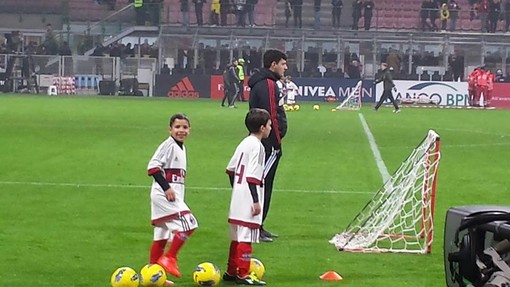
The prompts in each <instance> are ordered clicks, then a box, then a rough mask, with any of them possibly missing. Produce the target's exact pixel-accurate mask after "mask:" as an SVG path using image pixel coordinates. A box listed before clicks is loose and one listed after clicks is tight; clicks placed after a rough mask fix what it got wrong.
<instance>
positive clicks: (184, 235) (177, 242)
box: [165, 229, 195, 258]
mask: <svg viewBox="0 0 510 287" xmlns="http://www.w3.org/2000/svg"><path fill="white" fill-rule="evenodd" d="M194 231H195V230H194V229H193V230H190V231H185V232H176V233H175V234H174V239H173V240H172V243H171V244H170V249H169V250H168V252H167V253H166V254H165V256H167V257H171V258H177V253H178V252H179V250H180V249H181V248H182V246H183V245H184V243H185V242H186V240H188V238H189V237H190V236H191V234H193V232H194Z"/></svg>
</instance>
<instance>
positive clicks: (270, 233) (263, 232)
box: [260, 229, 279, 238]
mask: <svg viewBox="0 0 510 287" xmlns="http://www.w3.org/2000/svg"><path fill="white" fill-rule="evenodd" d="M260 234H261V235H262V236H265V237H269V238H278V236H279V235H278V234H276V233H272V232H269V231H267V230H265V229H260Z"/></svg>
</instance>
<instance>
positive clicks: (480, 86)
mask: <svg viewBox="0 0 510 287" xmlns="http://www.w3.org/2000/svg"><path fill="white" fill-rule="evenodd" d="M488 90H489V82H488V74H487V71H486V70H485V68H484V67H480V69H479V70H478V73H477V75H476V95H475V104H474V106H475V107H479V106H480V98H481V97H482V95H483V99H484V101H485V98H486V97H487V92H488Z"/></svg>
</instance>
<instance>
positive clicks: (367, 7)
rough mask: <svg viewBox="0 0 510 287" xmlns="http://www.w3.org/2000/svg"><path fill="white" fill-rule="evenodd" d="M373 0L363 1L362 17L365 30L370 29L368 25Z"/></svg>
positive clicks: (372, 10)
mask: <svg viewBox="0 0 510 287" xmlns="http://www.w3.org/2000/svg"><path fill="white" fill-rule="evenodd" d="M374 7H375V4H374V1H372V0H366V1H365V2H364V3H363V19H364V20H365V31H368V30H370V25H371V24H372V16H373V12H374Z"/></svg>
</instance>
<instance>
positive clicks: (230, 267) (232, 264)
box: [227, 241, 239, 276]
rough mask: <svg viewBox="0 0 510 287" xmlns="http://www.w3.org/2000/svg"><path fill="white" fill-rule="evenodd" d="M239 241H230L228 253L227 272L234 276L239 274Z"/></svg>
mask: <svg viewBox="0 0 510 287" xmlns="http://www.w3.org/2000/svg"><path fill="white" fill-rule="evenodd" d="M238 244H239V242H237V241H231V242H230V253H229V254H228V264H227V273H228V274H229V275H232V276H236V275H237V245H238Z"/></svg>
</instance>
